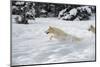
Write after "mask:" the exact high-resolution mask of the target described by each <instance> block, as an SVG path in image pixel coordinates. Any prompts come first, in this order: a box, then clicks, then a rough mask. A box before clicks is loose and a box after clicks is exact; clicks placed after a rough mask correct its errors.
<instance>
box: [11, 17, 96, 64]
mask: <svg viewBox="0 0 100 67" xmlns="http://www.w3.org/2000/svg"><path fill="white" fill-rule="evenodd" d="M91 24H92V25H95V21H94V20H89V21H64V20H59V19H57V18H36V21H35V23H33V24H16V23H15V21H14V20H12V65H27V64H45V63H59V62H76V61H94V60H95V34H94V33H92V32H91V31H88V30H87V29H88V28H89V26H90V25H91ZM49 26H54V27H58V28H60V29H62V30H64V31H65V32H66V33H69V34H71V35H73V36H76V37H80V38H81V39H82V40H81V41H79V42H71V41H70V38H68V39H67V40H66V41H58V40H56V39H53V40H49V38H48V35H47V34H45V31H46V30H47V29H48V27H49Z"/></svg>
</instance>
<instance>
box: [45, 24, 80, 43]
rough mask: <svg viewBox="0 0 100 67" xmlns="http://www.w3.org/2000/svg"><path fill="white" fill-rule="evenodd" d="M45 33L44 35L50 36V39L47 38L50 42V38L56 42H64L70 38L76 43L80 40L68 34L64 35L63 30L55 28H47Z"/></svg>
mask: <svg viewBox="0 0 100 67" xmlns="http://www.w3.org/2000/svg"><path fill="white" fill-rule="evenodd" d="M45 32H46V34H48V35H50V37H49V39H50V40H52V38H55V39H58V40H66V38H72V39H75V40H77V41H79V40H80V38H78V37H75V36H72V35H70V34H68V33H65V32H64V31H63V30H61V29H59V28H56V27H51V26H49V28H48V30H47V31H45Z"/></svg>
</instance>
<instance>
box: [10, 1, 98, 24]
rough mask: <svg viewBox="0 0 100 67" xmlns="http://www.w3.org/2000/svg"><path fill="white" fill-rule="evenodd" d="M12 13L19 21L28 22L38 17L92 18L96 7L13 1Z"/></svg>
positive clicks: (72, 19) (63, 18)
mask: <svg viewBox="0 0 100 67" xmlns="http://www.w3.org/2000/svg"><path fill="white" fill-rule="evenodd" d="M11 8H12V15H19V17H17V18H15V19H16V22H17V23H24V24H28V23H29V22H28V20H30V19H31V20H35V18H37V17H45V18H46V17H57V18H58V19H62V20H71V21H74V20H77V21H79V20H90V19H91V16H93V15H94V16H95V13H96V7H95V6H86V5H71V4H55V3H41V2H27V1H12V7H11Z"/></svg>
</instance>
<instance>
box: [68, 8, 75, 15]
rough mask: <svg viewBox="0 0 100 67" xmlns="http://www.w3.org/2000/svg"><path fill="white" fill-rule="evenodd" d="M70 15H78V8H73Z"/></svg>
mask: <svg viewBox="0 0 100 67" xmlns="http://www.w3.org/2000/svg"><path fill="white" fill-rule="evenodd" d="M69 13H70V15H74V16H76V15H77V9H76V8H73V9H71V10H70V11H69Z"/></svg>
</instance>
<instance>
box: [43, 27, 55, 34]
mask: <svg viewBox="0 0 100 67" xmlns="http://www.w3.org/2000/svg"><path fill="white" fill-rule="evenodd" d="M53 32H54V29H53V27H51V26H49V28H48V29H47V31H45V33H46V34H50V33H53Z"/></svg>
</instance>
